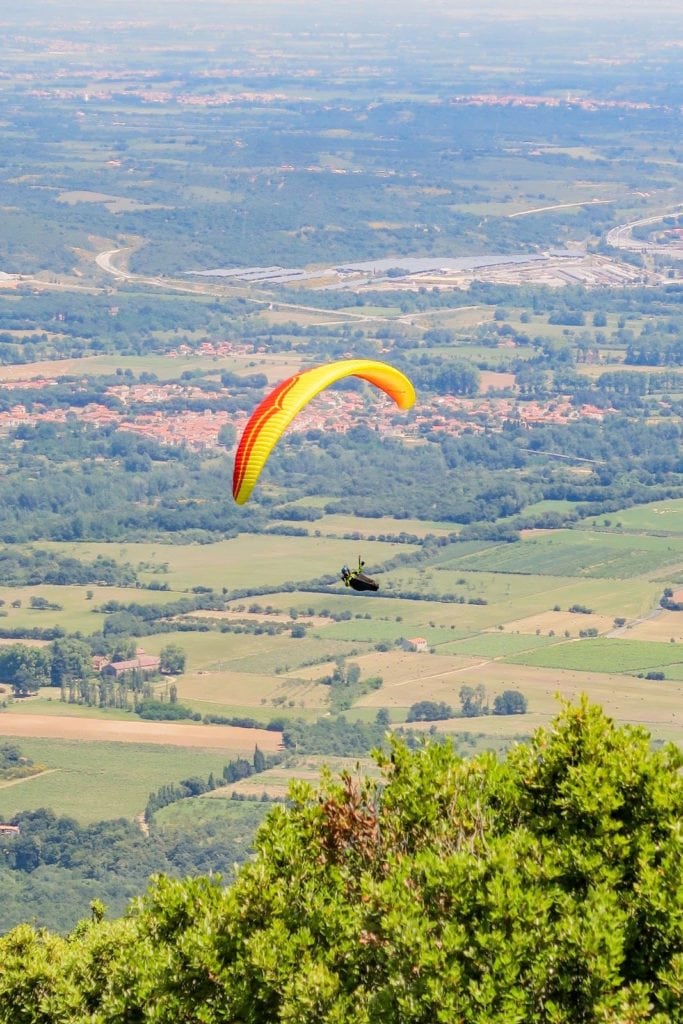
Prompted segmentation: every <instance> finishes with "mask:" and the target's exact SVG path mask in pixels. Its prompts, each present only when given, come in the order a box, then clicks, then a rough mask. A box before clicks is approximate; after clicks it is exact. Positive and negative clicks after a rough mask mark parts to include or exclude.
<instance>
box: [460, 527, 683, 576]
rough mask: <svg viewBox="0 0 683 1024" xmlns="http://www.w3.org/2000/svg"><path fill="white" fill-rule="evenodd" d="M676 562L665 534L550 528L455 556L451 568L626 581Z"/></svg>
mask: <svg viewBox="0 0 683 1024" xmlns="http://www.w3.org/2000/svg"><path fill="white" fill-rule="evenodd" d="M680 560H681V548H680V543H678V544H677V543H676V542H675V541H673V540H670V539H669V538H666V537H649V536H638V537H633V536H624V535H620V534H615V533H589V532H588V531H587V530H575V531H574V530H553V531H552V532H551V533H540V534H538V533H532V534H531V535H527V536H525V537H524V538H523V539H522V540H521V541H520V542H519V543H516V544H500V545H497V546H495V547H493V548H489V549H487V550H486V551H479V552H477V554H476V555H465V556H464V557H462V556H461V557H459V558H458V557H456V558H454V559H453V561H452V562H451V563H449V564H450V565H451V566H452V567H453V568H458V567H462V568H474V567H475V565H476V568H478V569H488V570H490V571H495V572H512V573H535V574H541V575H545V574H547V575H553V576H558V575H567V576H579V577H584V576H586V577H594V578H606V577H617V578H619V579H629V578H631V577H633V576H639V575H641V574H651V573H652V572H653V571H655V570H657V569H661V568H662V567H664V566H666V565H673V564H675V563H676V562H680Z"/></svg>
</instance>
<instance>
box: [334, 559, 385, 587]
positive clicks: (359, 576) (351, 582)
mask: <svg viewBox="0 0 683 1024" xmlns="http://www.w3.org/2000/svg"><path fill="white" fill-rule="evenodd" d="M364 565H365V562H363V561H362V560H361V558H360V557H359V558H358V568H357V569H354V570H353V571H352V570H351V569H349V567H348V565H343V566H342V570H341V578H342V580H343V581H344V586H345V587H351V589H352V590H379V583H376V582H375V581H374V580H372V579H370V577H369V576H366V575H365V573H364V572H363V566H364Z"/></svg>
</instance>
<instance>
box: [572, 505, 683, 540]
mask: <svg viewBox="0 0 683 1024" xmlns="http://www.w3.org/2000/svg"><path fill="white" fill-rule="evenodd" d="M605 519H608V520H609V522H610V524H611V525H612V527H613V528H614V526H618V527H620V528H622V529H624V530H642V531H643V532H648V533H660V532H661V533H680V534H683V498H667V499H666V500H665V501H654V502H651V503H650V504H648V505H635V506H634V507H633V508H625V509H619V510H618V511H616V512H610V513H609V515H608V516H606V517H605V516H596V517H595V518H594V519H586V520H584V523H585V525H586V526H587V527H589V528H590V527H591V526H602V525H603V524H604V522H605Z"/></svg>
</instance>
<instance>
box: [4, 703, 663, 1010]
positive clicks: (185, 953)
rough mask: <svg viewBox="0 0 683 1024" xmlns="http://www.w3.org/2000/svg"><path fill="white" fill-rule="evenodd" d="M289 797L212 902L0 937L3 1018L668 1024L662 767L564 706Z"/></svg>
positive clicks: (401, 748)
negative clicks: (488, 746) (518, 729)
mask: <svg viewBox="0 0 683 1024" xmlns="http://www.w3.org/2000/svg"><path fill="white" fill-rule="evenodd" d="M377 759H378V761H379V764H380V766H381V769H382V774H383V778H382V779H381V780H376V779H370V778H366V779H357V778H354V777H352V776H351V775H343V776H342V779H341V781H333V780H332V778H331V777H330V776H328V777H326V778H325V779H324V780H323V783H322V786H321V788H320V790H319V791H317V792H316V791H314V790H313V789H312V788H311V787H310V786H309V785H308V784H304V783H294V784H293V787H292V791H291V803H290V806H289V807H287V808H284V807H278V808H277V809H275V810H273V811H272V812H271V814H270V815H269V816H268V819H267V821H266V823H265V824H264V826H263V827H262V828H261V831H260V833H259V836H258V839H257V843H256V847H257V853H256V857H255V859H254V860H253V861H252V862H250V863H248V864H246V865H244V866H243V867H242V868H241V870H240V871H239V873H238V875H237V877H236V878H235V881H234V884H232V885H231V887H230V888H227V889H226V888H222V887H221V884H220V883H219V881H218V880H217V879H215V878H214V879H207V878H198V879H193V880H185V881H176V880H170V879H165V878H160V879H157V880H156V881H155V883H154V884H153V886H152V888H151V890H150V891H149V893H148V894H147V896H146V897H144V898H143V899H141V900H139V901H137V902H136V903H135V904H134V905H133V906H132V907H131V909H130V910H129V912H128V914H127V915H126V916H125V917H124V918H123V919H120V920H117V921H113V922H107V921H106V920H102V908H101V906H99V905H98V906H93V920H92V922H90V923H82V924H81V925H80V926H79V927H78V928H77V929H76V931H75V932H74V933H73V934H72V935H71V936H70V937H69V938H67V939H61V938H58V937H55V936H51V935H50V934H49V933H46V932H44V931H35V930H34V929H32V928H31V927H30V926H28V925H23V926H21V927H19V928H18V929H15V930H14V931H13V932H11V933H10V934H9V935H7V936H6V937H5V938H4V939H2V940H0V1021H2V1022H3V1024H9V1022H10V1021H11V1022H12V1024H33V1022H38V1021H40V1022H44V1024H48V1022H53V1021H54V1022H57V1021H66V1020H69V1021H73V1022H76V1021H83V1022H85V1021H88V1022H89V1024H104V1022H107V1024H114V1022H124V1021H140V1022H143V1021H149V1022H152V1021H154V1022H155V1024H177V1022H178V1021H187V1022H190V1021H192V1022H202V1024H219V1022H221V1024H228V1022H237V1021H239V1022H244V1024H273V1022H275V1021H282V1022H285V1021H286V1022H292V1024H293V1022H297V1024H307V1022H310V1024H313V1022H316V1024H317V1022H322V1021H326V1022H330V1024H332V1022H335V1024H347V1022H348V1024H351V1022H353V1024H363V1022H366V1024H370V1022H377V1024H380V1022H381V1024H399V1022H400V1024H413V1022H414V1024H433V1022H437V1021H442V1022H449V1024H451V1022H455V1021H463V1022H477V1024H479V1022H481V1024H484V1022H486V1024H492V1022H496V1024H515V1022H516V1024H536V1022H539V1024H540V1022H543V1024H546V1022H547V1024H564V1022H566V1024H580V1022H581V1024H584V1022H585V1024H588V1022H595V1024H598V1022H601V1024H608V1022H612V1024H618V1022H619V1024H624V1022H627V1021H628V1022H634V1024H635V1022H640V1021H648V1022H655V1024H680V1022H681V1021H683V999H682V998H681V993H682V992H683V927H682V926H683V886H682V883H681V879H682V878H683V844H682V842H681V819H682V813H681V812H682V811H683V777H682V776H681V771H680V769H681V767H682V766H683V755H682V754H681V752H680V751H679V750H677V749H676V748H675V747H673V746H668V747H665V748H662V749H661V750H658V751H653V750H652V749H651V746H650V739H649V736H648V734H647V733H646V732H645V730H643V729H642V728H635V727H623V728H617V727H615V725H614V724H613V722H612V721H611V720H609V719H608V718H606V717H605V715H604V714H603V713H602V711H601V710H600V709H599V708H597V707H593V706H590V705H588V704H587V702H585V701H583V702H582V703H581V704H579V705H578V706H574V707H572V706H568V705H567V706H565V708H564V709H563V711H562V713H561V714H560V715H559V716H558V719H557V720H556V721H555V722H554V723H553V725H552V726H551V727H550V728H548V729H541V730H539V731H538V732H537V733H536V734H535V736H534V738H533V739H532V740H531V742H529V743H528V744H522V745H518V746H515V747H514V748H513V749H512V750H511V751H510V752H509V753H508V755H507V757H506V759H505V760H504V761H502V762H501V761H499V760H497V759H496V758H495V757H494V756H493V755H492V754H483V755H480V756H478V757H476V758H474V759H472V760H469V761H466V760H463V759H461V758H460V757H459V756H458V755H457V753H456V752H455V750H454V749H453V747H452V746H451V745H450V744H447V743H429V744H427V745H426V746H425V747H424V748H422V749H420V750H418V751H415V752H413V751H410V750H409V749H408V748H407V747H406V746H405V745H403V744H402V743H401V742H395V743H393V744H392V747H391V751H390V753H388V754H378V755H377Z"/></svg>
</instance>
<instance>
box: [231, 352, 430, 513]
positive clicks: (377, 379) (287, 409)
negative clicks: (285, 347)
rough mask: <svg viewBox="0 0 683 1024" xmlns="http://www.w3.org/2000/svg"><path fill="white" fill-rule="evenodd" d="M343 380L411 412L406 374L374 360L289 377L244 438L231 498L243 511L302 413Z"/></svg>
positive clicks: (257, 413)
mask: <svg viewBox="0 0 683 1024" xmlns="http://www.w3.org/2000/svg"><path fill="white" fill-rule="evenodd" d="M343 377H361V378H362V379H363V380H367V381H369V382H370V383H371V384H374V385H375V387H378V388H380V389H381V390H382V391H384V392H385V393H386V394H387V395H390V396H391V398H393V400H394V401H395V402H396V404H397V405H398V407H399V408H400V409H410V407H411V405H413V403H414V401H415V389H414V387H413V385H412V383H411V382H410V380H409V379H408V378H407V377H406V376H405V374H403V373H401V371H400V370H397V369H396V368H395V367H394V366H390V365H389V364H388V363H382V362H378V361H377V360H374V359H340V360H339V361H337V362H334V363H327V364H325V365H323V366H316V367H313V369H311V370H302V371H301V372H300V373H295V374H294V376H293V377H288V378H287V380H283V381H282V382H281V383H280V384H278V385H277V387H276V388H275V389H274V391H272V392H271V393H270V394H269V395H267V396H266V397H265V398H264V399H263V401H262V402H261V403H260V405H258V406H257V407H256V409H255V410H254V412H253V413H252V414H251V416H250V418H249V421H248V423H247V425H246V427H245V428H244V432H243V433H242V437H241V438H240V441H239V444H238V446H237V451H236V452H235V465H234V470H233V478H232V495H233V498H234V499H235V501H236V502H237V504H238V505H243V504H244V503H245V501H247V500H248V498H249V495H250V494H251V492H252V490H253V489H254V485H255V483H256V481H257V480H258V478H259V475H260V473H261V470H262V469H263V467H264V466H265V464H266V461H267V459H268V457H269V455H270V453H271V451H272V450H273V448H274V447H275V445H276V444H277V442H278V441H279V440H280V437H281V436H282V434H283V433H284V431H285V430H286V429H287V427H288V426H289V424H290V423H291V422H292V420H293V419H294V417H295V416H296V415H297V413H299V412H300V411H301V410H302V409H303V407H304V406H305V405H307V403H308V402H310V401H311V399H312V398H315V396H316V395H317V394H319V392H321V391H323V390H324V388H327V387H329V386H330V384H334V382H335V381H338V380H341V379H342V378H343Z"/></svg>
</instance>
